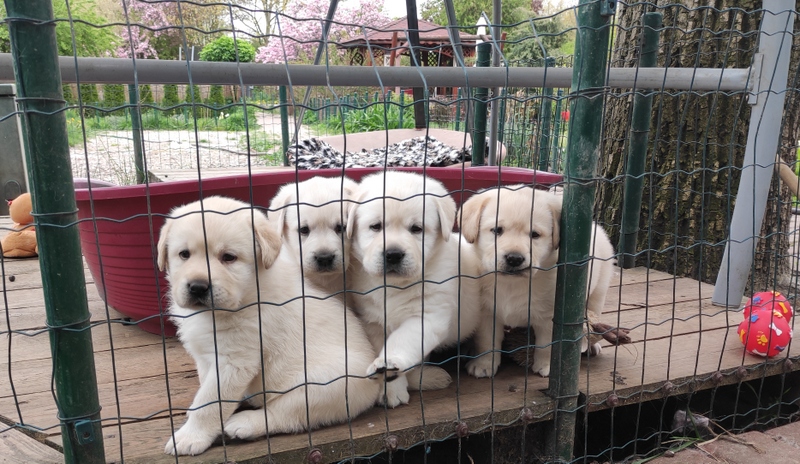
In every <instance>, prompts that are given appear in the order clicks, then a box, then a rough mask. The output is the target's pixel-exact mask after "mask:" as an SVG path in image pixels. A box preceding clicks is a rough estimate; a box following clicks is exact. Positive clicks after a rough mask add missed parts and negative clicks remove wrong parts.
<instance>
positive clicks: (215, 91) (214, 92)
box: [206, 85, 225, 108]
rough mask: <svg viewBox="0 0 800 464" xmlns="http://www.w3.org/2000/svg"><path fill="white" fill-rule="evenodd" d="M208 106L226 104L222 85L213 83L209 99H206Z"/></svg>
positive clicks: (216, 106)
mask: <svg viewBox="0 0 800 464" xmlns="http://www.w3.org/2000/svg"><path fill="white" fill-rule="evenodd" d="M206 103H207V104H208V106H211V107H214V108H220V107H222V106H225V95H224V94H223V93H222V86H221V85H212V86H211V90H210V91H209V93H208V100H207V101H206Z"/></svg>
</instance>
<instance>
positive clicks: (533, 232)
mask: <svg viewBox="0 0 800 464" xmlns="http://www.w3.org/2000/svg"><path fill="white" fill-rule="evenodd" d="M539 237H541V235H539V232H536V231H535V230H532V231H531V238H539Z"/></svg>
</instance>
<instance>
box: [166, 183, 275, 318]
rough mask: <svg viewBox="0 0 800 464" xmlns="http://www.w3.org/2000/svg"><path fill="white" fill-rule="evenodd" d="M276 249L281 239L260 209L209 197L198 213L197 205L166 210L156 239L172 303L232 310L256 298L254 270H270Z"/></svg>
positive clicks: (190, 306) (221, 198) (191, 204)
mask: <svg viewBox="0 0 800 464" xmlns="http://www.w3.org/2000/svg"><path fill="white" fill-rule="evenodd" d="M254 239H255V247H254V243H253V240H254ZM280 248H281V240H280V236H278V235H277V234H275V232H274V231H273V230H272V229H271V228H270V227H269V224H268V223H267V218H266V217H264V215H263V214H262V213H261V212H260V211H253V210H252V207H251V206H250V205H248V204H246V203H242V202H240V201H238V200H233V199H231V198H225V197H219V196H213V197H209V198H206V199H205V200H203V203H202V209H201V204H200V202H199V201H197V202H194V203H189V204H187V205H183V206H179V207H177V208H175V209H173V210H172V212H170V218H169V219H167V221H166V223H165V224H164V226H163V227H162V228H161V235H160V237H159V240H158V267H159V269H160V270H162V271H163V270H166V271H167V279H168V280H169V282H170V292H171V295H172V301H173V302H174V303H175V304H177V305H179V306H182V307H185V308H196V309H202V308H211V307H216V308H226V309H236V308H239V307H241V306H242V305H243V304H245V303H248V302H249V301H247V298H248V297H251V298H255V297H256V296H255V279H256V275H257V274H258V269H259V268H260V267H264V268H267V267H269V266H271V265H272V263H273V262H274V260H275V258H276V257H277V256H278V253H279V252H280ZM254 252H255V253H254Z"/></svg>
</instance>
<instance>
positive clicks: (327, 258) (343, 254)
mask: <svg viewBox="0 0 800 464" xmlns="http://www.w3.org/2000/svg"><path fill="white" fill-rule="evenodd" d="M357 187H358V184H356V183H355V182H354V181H352V180H351V179H348V178H347V177H313V178H311V179H308V180H306V181H303V182H299V183H296V184H294V183H293V184H286V185H284V186H283V187H281V188H280V190H278V193H277V194H276V195H275V197H274V198H273V199H272V202H270V205H269V209H270V212H271V213H270V218H269V221H270V223H271V224H273V226H274V228H275V230H276V231H277V233H278V234H280V235H281V236H282V237H283V242H284V245H285V246H286V247H288V248H289V250H290V251H291V253H290V256H291V257H293V258H294V259H295V260H296V261H297V263H298V264H299V265H300V264H301V265H302V271H303V276H304V277H305V278H306V279H308V280H309V281H311V282H312V283H313V284H315V285H316V286H318V287H319V288H320V289H321V290H323V291H324V292H325V293H327V294H328V295H337V294H338V295H341V294H342V290H343V289H344V277H345V276H344V272H345V270H346V269H347V267H348V265H349V263H350V239H348V238H347V237H346V236H345V233H344V230H345V227H346V225H347V215H348V212H349V210H350V207H351V206H352V203H351V202H349V201H347V200H350V199H351V198H352V196H353V193H355V190H356V188H357ZM298 198H299V201H298ZM342 298H344V297H343V296H342Z"/></svg>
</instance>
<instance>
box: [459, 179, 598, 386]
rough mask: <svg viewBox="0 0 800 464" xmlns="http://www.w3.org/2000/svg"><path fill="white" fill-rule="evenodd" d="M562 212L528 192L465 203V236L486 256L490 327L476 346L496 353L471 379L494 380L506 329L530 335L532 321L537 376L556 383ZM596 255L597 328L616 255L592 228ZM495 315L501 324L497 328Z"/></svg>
mask: <svg viewBox="0 0 800 464" xmlns="http://www.w3.org/2000/svg"><path fill="white" fill-rule="evenodd" d="M561 209H562V196H561V195H558V194H555V193H553V192H548V191H543V190H534V189H533V188H531V187H528V186H525V185H513V186H507V187H503V188H495V189H490V190H486V191H483V192H481V193H478V194H476V195H473V196H472V197H471V198H470V199H468V200H467V201H466V202H464V205H463V207H462V210H461V211H460V214H459V218H460V219H459V220H460V228H461V234H462V235H463V237H464V239H465V240H466V241H468V242H470V243H474V244H476V245H477V248H478V253H479V254H480V256H481V267H482V273H483V274H485V275H484V276H483V277H482V278H481V298H482V301H483V309H484V311H485V312H487V313H488V320H489V321H490V322H489V323H487V324H483V325H482V326H481V330H479V331H478V332H477V333H476V334H475V345H476V349H477V351H478V353H488V352H490V351H492V350H494V351H493V353H492V355H491V356H490V355H485V356H481V357H478V358H476V359H473V360H471V361H470V362H469V363H467V371H468V372H469V373H471V374H472V375H474V376H476V377H491V376H493V375H494V374H495V373H496V372H497V368H498V366H499V365H500V349H501V343H502V341H503V327H504V326H511V327H525V326H527V325H528V321H529V320H530V325H531V327H532V328H533V330H534V333H535V336H536V347H537V349H536V351H535V353H534V358H533V364H532V365H531V370H532V371H533V372H535V373H537V374H539V375H541V376H543V377H547V376H549V375H550V352H551V343H552V341H553V340H552V339H553V312H554V306H555V296H556V276H557V269H556V264H557V263H558V248H559V241H560V237H561V234H560V232H561V231H560V230H559V224H560V221H561ZM590 253H591V254H592V257H593V259H592V260H591V261H590V265H589V272H590V276H591V278H590V283H589V288H588V299H587V304H586V309H587V316H588V317H589V319H590V320H596V319H597V316H598V315H599V314H600V313H601V312H602V310H603V305H604V304H605V299H606V293H607V291H608V287H609V284H610V281H611V277H612V276H613V275H614V264H613V261H612V260H613V257H614V248H613V247H612V245H611V242H610V241H609V239H608V236H607V235H606V233H605V231H603V229H602V228H601V227H599V226H597V224H594V223H592V243H591V245H590ZM495 271H496V272H495ZM495 284H496V286H495ZM495 308H496V314H497V318H496V319H495V323H494V324H492V323H491V321H492V314H495ZM493 326H494V327H493ZM586 340H587V338H584V347H583V349H584V351H586V349H590V350H591V353H592V354H598V353H599V352H600V345H599V344H593V345H592V346H591V347H589V346H587V345H588V343H587V342H586Z"/></svg>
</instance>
